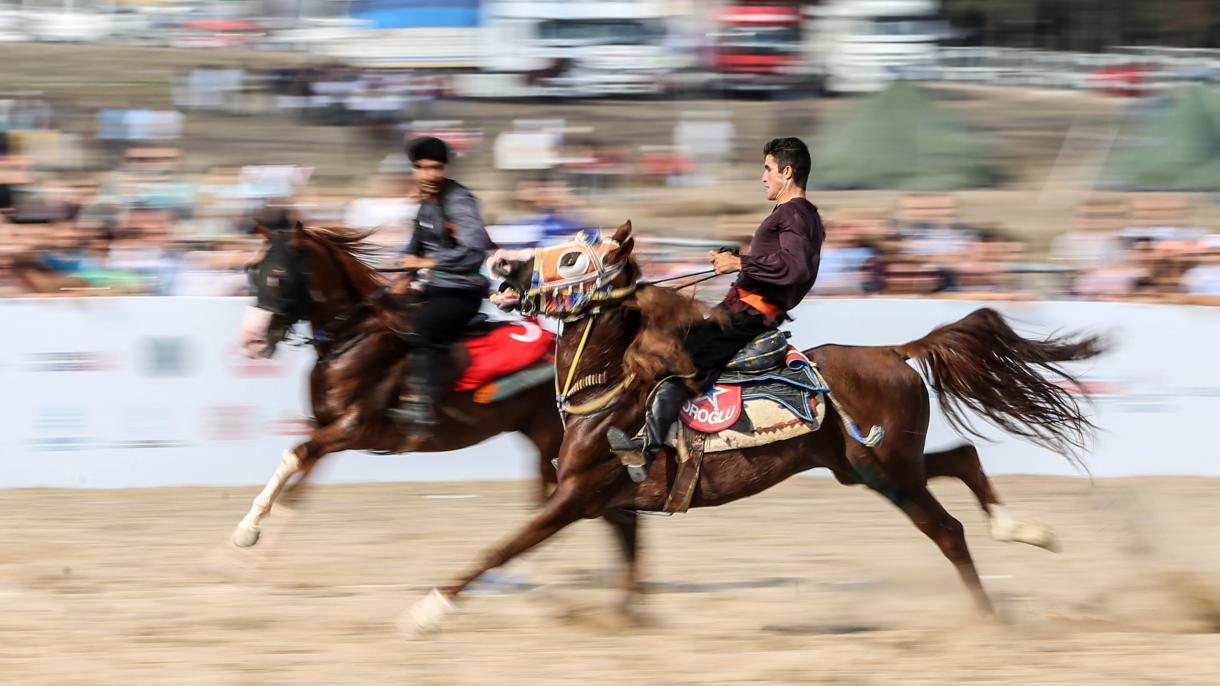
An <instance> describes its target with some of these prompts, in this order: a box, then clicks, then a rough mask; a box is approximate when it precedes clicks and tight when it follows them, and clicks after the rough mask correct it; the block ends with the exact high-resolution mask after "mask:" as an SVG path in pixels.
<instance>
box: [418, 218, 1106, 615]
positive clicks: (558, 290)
mask: <svg viewBox="0 0 1220 686" xmlns="http://www.w3.org/2000/svg"><path fill="white" fill-rule="evenodd" d="M633 243H634V241H633V238H632V236H631V224H630V222H628V223H626V224H624V225H623V226H621V227H619V229H618V231H617V232H616V233H615V234H614V235H613V238H612V239H611V240H609V241H606V240H603V239H601V238H600V237H599V236H589V235H584V236H581V235H578V238H577V240H574V241H571V242H569V243H566V244H562V245H557V246H553V247H549V248H540V249H538V250H536V251H535V254H534V255H533V256H531V257H530V258H529V259H510V256H508V255H507V254H498V255H497V256H496V257H495V258H493V263H492V264H493V267H492V268H493V271H494V272H495V273H496V274H497V276H502V277H504V278H505V281H506V283H508V284H509V285H511V286H512V288H513V289H514V290H515V291H516V293H517V295H518V296H519V300H518V306H519V307H521V308H522V309H523V310H524V311H534V312H541V313H543V314H547V315H550V316H555V317H559V318H562V319H563V320H564V321H566V322H568V324H567V325H566V326H565V328H564V330H563V333H562V335H561V338H560V343H559V353H558V355H557V357H556V361H555V365H556V371H557V373H558V378H560V379H572V378H577V379H587V378H589V379H595V380H596V383H595V384H593V385H586V386H584V387H583V388H582V390H581V391H580V392H579V393H574V394H572V396H571V397H566V398H565V397H563V396H561V401H562V403H563V408H564V409H565V410H566V411H567V413H568V418H567V430H566V433H565V435H564V440H563V447H562V448H561V450H560V456H559V485H558V487H557V488H556V490H555V491H554V492H553V493H552V494H551V496H550V498H549V499H548V500H547V502H546V504H545V505H544V506H543V508H542V509H541V510H540V511H539V512H538V513H537V514H536V515H535V516H534V517H533V519H532V520H531V521H530V522H529V523H528V524H526V525H525V526H524V528H522V529H520V530H519V531H518V532H517V533H516V534H515V535H514V536H512V537H511V538H509V539H508V540H507V541H506V542H504V543H503V545H501V546H500V547H498V548H496V549H494V550H492V551H491V552H490V553H489V554H487V555H486V558H485V559H484V560H483V561H482V563H481V564H479V565H476V566H475V567H474V569H472V570H471V571H470V572H469V573H468V574H466V575H465V576H463V577H461V578H460V579H459V580H458V581H457V582H456V583H454V584H453V585H451V586H449V587H447V588H444V589H434V590H433V591H432V592H431V593H430V594H429V595H428V596H427V597H426V598H423V599H422V600H420V601H419V602H418V603H416V604H415V605H414V606H413V607H412V608H410V610H408V612H407V613H405V614H404V617H403V618H402V621H403V624H404V625H405V626H404V628H406V629H408V630H410V631H426V630H434V629H438V628H439V626H440V621H441V619H442V618H443V617H444V615H445V614H446V613H448V612H449V611H450V610H451V608H452V601H453V600H454V599H455V598H457V596H458V595H459V594H460V593H461V592H462V591H463V589H465V588H466V586H467V585H468V584H469V583H470V582H471V581H472V580H473V579H475V578H477V577H478V576H479V575H480V574H482V573H483V571H485V570H487V569H491V568H494V567H497V566H499V565H501V564H504V563H505V562H507V561H508V560H511V559H512V558H513V557H514V556H517V555H520V554H521V553H523V552H525V551H526V550H529V549H530V548H532V547H533V546H535V545H538V544H539V543H542V542H543V541H545V540H547V539H548V538H550V537H551V536H553V535H555V533H557V532H558V531H560V530H561V529H563V528H564V527H566V526H568V525H569V524H571V523H572V522H574V521H576V520H578V519H580V518H583V517H595V516H601V515H605V514H606V513H607V512H613V511H616V510H619V511H622V510H631V511H657V510H661V509H662V508H663V506H664V505H665V503H666V501H667V492H668V491H669V490H670V487H671V485H672V484H674V483H675V481H676V479H677V473H678V472H679V469H680V468H679V467H678V466H677V462H676V460H675V459H673V458H666V457H664V456H662V457H658V459H656V460H655V461H654V462H653V463H652V465H651V468H650V470H649V472H648V473H647V476H646V479H645V480H644V481H643V482H642V483H638V484H637V483H634V482H633V481H632V480H631V479H630V478H628V473H627V472H626V471H625V470H624V469H623V467H622V465H620V461H619V459H618V458H617V457H616V456H615V455H614V454H613V453H612V452H611V450H610V446H609V444H608V442H607V439H606V430H607V429H609V428H610V427H620V428H624V429H627V430H628V431H634V430H636V429H639V428H640V427H641V426H642V425H643V420H644V410H643V407H644V400H645V398H646V396H647V394H648V392H649V391H650V389H652V388H653V386H654V385H655V384H656V383H657V382H658V381H660V379H661V378H662V377H663V376H664V375H667V374H672V373H683V372H688V373H689V372H691V371H693V369H692V368H691V367H690V362H689V359H688V358H686V357H685V353H684V352H683V351H682V349H681V343H680V342H681V336H682V333H683V331H684V330H685V329H686V328H687V327H689V325H690V324H691V323H692V322H693V321H696V320H697V319H699V318H701V317H703V316H705V311H704V308H702V307H700V306H699V305H697V304H695V303H694V302H693V301H692V300H691V299H689V298H687V297H684V296H682V295H680V294H679V293H678V292H676V291H674V290H671V289H667V288H660V287H656V286H649V285H645V284H638V285H637V282H636V281H637V278H638V276H639V274H640V270H639V267H638V266H637V265H636V263H635V261H634V259H633V258H632V257H631V250H632V247H633ZM1102 348H1103V346H1102V344H1101V342H1100V341H1099V339H1098V338H1096V337H1091V336H1090V337H1083V338H1068V337H1064V338H1048V339H1044V340H1031V339H1027V338H1023V337H1021V336H1020V335H1018V334H1017V333H1015V332H1014V331H1013V330H1012V329H1011V328H1010V327H1009V326H1008V324H1007V323H1005V321H1004V319H1003V318H1002V317H1001V316H1000V315H999V314H998V313H996V312H995V311H994V310H990V309H980V310H976V311H975V312H973V313H972V314H970V315H969V316H967V317H965V318H963V319H961V320H960V321H957V322H954V323H952V324H948V325H946V326H942V327H940V328H938V329H936V330H934V331H932V332H931V333H930V334H928V335H927V336H924V337H923V338H920V339H919V340H916V341H912V342H910V343H906V344H904V345H898V346H884V347H858V346H842V345H824V346H820V347H817V348H814V349H812V350H808V351H805V353H804V354H805V355H806V356H807V358H808V359H809V360H811V361H812V362H813V363H814V364H815V365H816V368H817V369H818V370H820V372H821V374H822V376H823V377H824V379H825V381H826V387H827V388H828V389H829V391H830V395H831V400H832V401H831V402H830V403H829V404H828V406H826V407H825V417H824V421H823V422H822V425H821V428H819V429H818V430H816V431H812V432H807V433H803V434H802V435H799V436H796V437H794V438H788V439H786V440H781V441H778V442H773V443H770V444H768V445H761V446H757V447H743V448H742V449H738V450H733V449H730V450H727V451H723V452H717V453H715V454H713V455H707V456H705V459H704V460H703V462H702V471H701V472H700V473H699V476H698V477H697V481H696V482H695V483H694V486H693V494H692V495H691V497H690V501H689V506H690V507H713V506H716V505H723V504H725V503H728V502H731V501H733V500H737V499H738V498H744V497H746V496H750V495H754V494H755V493H758V492H760V491H763V490H765V489H767V488H770V487H771V486H774V485H775V484H777V483H779V482H781V481H783V480H784V479H786V478H788V477H790V476H792V475H793V474H797V473H799V472H803V471H806V470H808V469H811V468H814V467H825V468H827V469H829V470H830V471H831V472H832V473H833V474H834V476H835V477H836V479H838V481H839V482H841V483H843V484H864V485H866V486H868V487H869V488H871V489H873V490H874V491H877V492H878V493H880V494H881V495H883V496H884V497H885V498H886V499H888V500H889V501H890V502H891V503H893V504H894V505H895V506H896V507H898V508H899V509H900V510H902V512H904V513H906V515H907V516H908V517H910V519H911V521H912V522H913V523H914V524H915V526H916V527H918V528H919V530H920V531H922V532H923V533H924V534H925V535H926V536H928V538H930V539H932V541H933V542H934V543H935V544H936V545H937V546H938V547H939V548H940V550H941V552H942V553H943V554H944V555H945V557H947V558H948V559H949V561H950V562H952V563H953V565H954V566H955V567H956V568H957V571H958V573H959V575H960V576H961V578H962V580H963V582H964V583H965V585H966V587H967V589H968V590H969V592H970V593H971V594H972V596H973V599H974V600H975V602H976V604H977V605H978V607H979V609H980V610H982V611H983V612H984V613H986V614H989V615H990V614H991V613H992V606H991V602H990V600H989V599H988V597H987V594H986V593H985V591H984V590H983V586H982V584H981V582H980V581H979V576H978V572H977V571H976V570H975V567H974V562H973V560H972V559H971V557H970V552H969V550H968V549H967V547H966V539H965V536H964V534H963V529H962V525H961V523H960V522H958V521H957V520H956V519H954V518H953V517H952V516H951V515H950V514H949V513H948V512H946V511H945V509H944V508H943V507H942V506H941V504H940V503H939V502H938V501H937V500H936V498H935V497H933V495H932V493H931V492H929V490H928V488H927V482H928V480H929V479H931V478H934V477H945V476H947V477H954V478H957V479H960V480H961V481H962V482H963V483H965V485H966V486H967V487H968V488H969V489H970V490H971V491H972V492H973V493H974V495H975V496H976V497H977V499H978V501H979V503H980V505H981V506H982V508H983V510H984V512H986V513H987V515H988V516H989V517H990V518H991V522H992V534H993V536H994V537H996V538H998V539H1000V540H1009V541H1020V542H1024V543H1029V544H1032V545H1036V546H1040V547H1044V548H1048V549H1053V548H1054V546H1055V539H1054V534H1053V533H1052V532H1051V531H1050V530H1049V529H1047V528H1045V527H1042V526H1039V525H1035V524H1031V523H1026V522H1021V521H1019V520H1016V519H1014V518H1013V517H1012V516H1011V515H1009V514H1008V513H1007V512H1006V511H1005V509H1004V507H1003V506H1002V505H1001V503H1000V499H999V497H998V496H997V495H996V492H995V489H994V488H993V487H992V485H991V482H990V481H989V480H988V478H987V475H986V474H984V473H983V469H982V466H981V465H980V463H979V457H978V452H977V451H976V450H975V448H974V447H973V446H972V445H969V444H965V445H962V446H960V447H957V448H954V449H952V450H947V451H943V452H935V453H927V454H925V453H924V440H925V437H926V435H927V431H928V418H929V413H930V409H929V408H930V405H929V397H928V392H927V389H926V387H925V384H924V381H923V379H922V378H921V377H920V374H919V373H917V372H916V371H915V370H914V369H912V368H911V367H910V366H908V365H907V361H908V360H915V361H916V362H918V363H919V364H920V365H921V366H922V368H923V371H924V372H925V375H926V376H927V378H928V382H929V384H930V385H931V387H932V388H933V390H935V391H936V392H937V394H938V395H939V397H940V399H941V402H942V403H943V405H944V409H945V412H946V415H947V417H948V419H949V420H950V421H951V422H952V423H953V424H954V425H955V426H957V427H958V428H962V429H965V430H967V431H969V432H971V433H976V432H975V430H974V429H973V428H972V426H971V425H970V424H969V422H968V421H967V420H966V419H965V417H964V416H963V415H962V411H963V410H966V409H970V410H974V411H977V412H979V413H981V414H982V415H983V416H984V417H985V418H987V419H988V420H990V421H992V422H994V423H995V424H997V425H998V426H1000V427H1001V428H1003V429H1005V430H1006V431H1008V432H1010V433H1013V434H1015V435H1018V436H1021V437H1023V438H1026V439H1029V440H1032V441H1033V442H1035V443H1038V444H1041V445H1045V446H1049V447H1051V448H1053V449H1055V450H1057V451H1059V452H1060V453H1062V454H1064V455H1065V456H1068V457H1069V459H1076V458H1075V455H1076V452H1077V451H1078V450H1080V449H1081V448H1083V447H1084V445H1085V441H1086V439H1087V438H1088V434H1089V433H1090V431H1091V430H1092V429H1093V426H1092V424H1091V423H1090V422H1089V420H1088V419H1087V418H1086V417H1085V416H1084V415H1083V414H1082V412H1081V410H1080V408H1079V406H1078V405H1077V403H1076V401H1075V400H1074V399H1073V397H1072V395H1071V394H1070V393H1069V392H1068V391H1067V390H1065V389H1064V388H1062V387H1061V386H1059V385H1057V384H1056V383H1053V382H1051V381H1048V380H1047V379H1046V378H1044V377H1043V373H1046V374H1049V375H1051V376H1054V377H1059V380H1060V381H1061V382H1067V383H1069V384H1070V383H1074V378H1073V377H1072V376H1071V375H1070V374H1069V373H1068V372H1066V371H1064V370H1063V369H1061V368H1060V367H1059V363H1062V362H1069V361H1074V360H1083V359H1087V358H1090V357H1092V356H1094V355H1097V354H1099V353H1100V352H1101V351H1102ZM852 418H854V419H856V420H863V423H862V424H861V425H872V427H873V430H872V431H870V432H868V435H867V436H864V435H863V432H861V431H859V430H858V429H857V428H856V424H855V423H854V422H853V421H852ZM634 559H635V558H634V555H632V554H628V556H627V563H628V564H629V565H631V564H632V563H633V561H634ZM633 576H634V575H633V574H629V575H628V578H633ZM632 590H633V589H632V588H631V587H628V589H627V592H628V597H630V593H631V591H632Z"/></svg>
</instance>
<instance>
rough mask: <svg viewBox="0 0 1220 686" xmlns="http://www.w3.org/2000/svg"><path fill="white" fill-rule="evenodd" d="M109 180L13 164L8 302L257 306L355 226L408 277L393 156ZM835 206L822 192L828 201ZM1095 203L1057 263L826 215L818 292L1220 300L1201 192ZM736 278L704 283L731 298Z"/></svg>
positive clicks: (949, 216)
mask: <svg viewBox="0 0 1220 686" xmlns="http://www.w3.org/2000/svg"><path fill="white" fill-rule="evenodd" d="M119 154H120V159H119V162H118V164H116V166H115V169H114V170H113V171H111V172H107V173H105V174H100V175H98V174H92V175H83V176H82V175H79V174H75V175H74V174H71V173H64V174H54V173H47V172H45V171H40V170H36V169H33V168H32V167H31V165H30V163H29V160H28V158H26V157H24V156H21V155H15V154H7V151H6V154H4V155H0V296H4V297H12V296H56V295H71V296H80V295H179V296H237V295H244V294H247V288H248V286H247V280H246V276H245V273H244V266H245V265H246V264H247V263H248V262H249V261H250V260H251V258H252V257H253V256H254V255H255V254H256V253H257V251H258V250H259V248H260V245H261V241H260V240H259V239H257V238H256V237H255V236H253V235H252V234H251V233H250V229H251V227H252V222H253V221H254V220H255V219H256V218H257V219H259V220H261V221H263V222H264V223H267V224H269V225H272V226H273V227H287V226H291V225H292V224H293V223H294V222H295V221H297V220H298V219H299V220H301V221H305V222H307V223H318V224H343V225H347V226H353V227H358V228H362V229H366V230H369V231H372V232H373V233H372V237H371V240H372V241H373V242H374V243H376V244H378V245H379V246H381V252H380V254H379V256H378V257H377V258H376V259H378V260H380V261H381V262H382V264H383V265H385V266H390V265H391V264H392V263H393V262H394V260H395V256H396V254H397V253H398V252H399V251H400V250H401V249H402V247H403V246H405V245H406V243H407V241H408V239H409V236H410V231H411V227H412V223H413V220H414V217H415V213H416V210H417V207H418V205H417V201H416V199H415V191H414V186H413V183H412V181H411V176H410V169H409V167H408V166H407V165H406V164H405V162H404V161H403V160H402V159H401V158H398V157H397V156H395V155H390V156H389V157H387V158H386V160H385V162H383V164H382V166H381V168H380V169H378V170H374V172H373V173H371V174H370V178H369V180H368V183H367V187H366V188H365V189H364V190H363V192H362V193H359V194H352V193H346V194H345V193H338V192H334V191H327V190H324V189H320V188H318V187H317V186H316V185H315V184H314V183H313V182H312V179H311V170H309V169H307V168H301V167H296V166H272V165H262V166H257V165H256V166H247V167H237V168H213V169H210V170H208V171H207V172H206V173H203V174H196V175H188V174H183V173H181V172H180V171H179V169H178V167H179V154H180V153H179V150H178V149H177V148H175V147H173V146H172V145H165V146H154V145H150V144H147V143H145V144H141V145H131V146H129V147H126V148H124V149H122V151H121V152H120V153H119ZM811 197H812V198H813V200H814V202H815V203H816V202H817V200H818V199H817V192H816V191H813V192H812V194H811ZM1126 197H1127V198H1128V199H1127V200H1126V201H1122V202H1107V203H1092V204H1086V205H1082V206H1081V207H1079V208H1078V209H1077V211H1076V216H1075V217H1074V219H1073V220H1072V222H1071V223H1070V224H1069V225H1067V226H1065V227H1064V229H1065V230H1064V231H1063V232H1062V233H1061V234H1060V235H1059V236H1058V237H1057V238H1056V239H1055V240H1054V242H1053V243H1052V245H1051V246H1050V250H1049V254H1046V255H1040V256H1039V259H1032V258H1030V257H1029V255H1028V253H1029V250H1030V248H1029V246H1027V245H1026V244H1024V243H1022V242H1020V241H1017V240H1014V239H1012V238H1011V237H1008V236H1006V235H1005V234H1004V233H1003V231H1002V230H1000V229H999V228H994V227H979V226H971V225H969V224H966V223H963V222H962V221H961V220H960V218H959V211H958V201H957V197H956V196H955V195H953V194H911V195H907V196H905V197H903V198H901V199H900V200H899V202H898V203H897V204H896V205H895V206H893V207H886V208H867V207H833V206H823V207H822V212H823V216H824V219H825V222H826V226H827V239H826V245H825V247H824V250H823V256H822V264H821V272H820V276H819V279H818V283H817V286H816V287H815V290H814V295H815V296H816V297H829V296H862V295H887V296H923V297H928V296H936V297H963V298H967V297H968V298H1011V299H1022V298H1034V297H1040V298H1081V299H1122V300H1141V301H1161V302H1212V301H1213V299H1215V300H1216V301H1217V302H1220V235H1217V234H1209V233H1207V232H1206V231H1205V230H1204V229H1201V228H1199V227H1196V226H1192V225H1191V223H1190V222H1189V221H1188V217H1189V210H1190V201H1189V200H1188V199H1187V198H1188V197H1189V196H1185V195H1169V194H1129V195H1128V196H1126ZM586 202H588V201H587V200H586V199H585V197H584V196H583V195H582V194H581V193H580V188H579V187H574V186H573V184H571V183H570V182H568V181H567V180H529V181H521V182H520V183H518V184H517V186H516V188H515V192H514V194H513V198H512V204H511V207H509V208H508V210H507V211H501V212H498V213H496V214H495V216H488V217H487V220H488V223H489V224H490V226H489V231H490V232H491V234H492V237H493V240H495V241H496V242H497V243H499V244H500V245H504V246H511V247H523V246H530V245H536V244H539V243H544V242H547V241H553V240H556V239H563V238H566V237H567V236H569V235H571V233H572V232H573V231H574V230H575V229H576V228H578V227H580V226H583V225H584V224H585V220H584V210H585V203H586ZM763 212H764V209H762V208H760V209H759V211H758V212H757V213H756V214H745V215H726V216H723V217H721V219H720V221H719V222H718V223H717V225H716V226H714V227H713V230H712V232H711V235H709V236H708V237H707V238H706V239H705V240H701V239H667V238H666V237H664V236H655V235H654V236H649V237H648V239H647V240H644V241H642V246H641V250H640V251H639V252H640V255H641V257H642V259H643V261H644V262H645V269H646V274H647V275H648V276H649V277H652V278H661V277H666V276H676V275H680V274H684V273H689V272H694V271H698V270H700V269H703V268H705V267H706V257H705V256H706V252H707V250H709V249H715V248H717V247H719V246H720V245H723V244H726V243H730V242H733V241H737V242H743V241H745V240H747V237H748V236H749V234H750V233H751V232H752V230H753V228H754V226H756V225H757V222H758V221H760V220H761V219H762V216H763ZM723 281H724V279H720V280H717V281H713V282H709V283H706V284H702V285H700V287H699V292H700V294H702V295H706V296H707V297H716V296H718V295H719V291H720V290H721V289H722V286H723V283H722V282H723Z"/></svg>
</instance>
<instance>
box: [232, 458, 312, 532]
mask: <svg viewBox="0 0 1220 686" xmlns="http://www.w3.org/2000/svg"><path fill="white" fill-rule="evenodd" d="M299 471H301V458H299V457H297V454H296V451H294V450H291V449H289V450H285V451H284V455H283V457H282V458H280V466H279V467H276V468H275V473H274V474H272V475H271V480H270V481H268V482H267V485H266V486H264V487H263V490H262V492H261V493H259V494H258V496H256V497H255V498H254V504H253V505H251V506H250V511H249V512H247V513H246V516H245V517H243V518H242V520H241V523H240V524H238V525H237V530H236V531H234V532H233V543H234V544H236V545H238V546H240V547H242V548H247V547H249V546H252V545H254V544H255V543H258V536H259V528H258V524H259V522H260V521H262V519H263V517H266V516H267V513H268V512H270V511H271V504H272V503H274V502H275V499H276V497H278V496H279V494H280V491H282V490H283V489H284V485H285V484H287V483H288V479H290V478H291V477H292V475H293V474H296V473H297V472H299Z"/></svg>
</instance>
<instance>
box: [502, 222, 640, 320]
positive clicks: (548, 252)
mask: <svg viewBox="0 0 1220 686" xmlns="http://www.w3.org/2000/svg"><path fill="white" fill-rule="evenodd" d="M618 249H619V244H618V243H617V242H616V241H613V240H608V239H603V238H602V236H601V232H599V231H598V230H597V229H581V230H580V231H578V232H576V236H575V237H574V238H573V239H572V240H571V241H568V242H567V243H560V244H558V245H552V246H549V247H545V248H535V249H534V270H533V274H532V275H531V277H530V287H529V289H528V290H527V291H526V292H525V293H524V295H523V297H522V298H521V305H520V306H519V307H520V308H521V311H522V313H524V314H540V315H543V316H547V317H556V318H558V319H563V320H564V321H574V320H576V319H579V318H581V317H583V316H584V315H585V314H587V313H588V312H589V311H590V310H591V309H595V308H596V307H597V306H598V305H600V304H601V303H605V302H610V301H614V300H621V299H623V298H625V297H627V296H628V295H631V294H632V293H634V292H635V284H634V283H632V284H629V285H626V286H619V287H617V288H615V287H614V286H613V285H612V282H613V281H614V278H615V277H616V276H618V275H619V274H620V273H621V272H622V271H623V269H624V268H625V267H626V261H620V262H615V263H613V264H606V260H607V259H609V257H610V256H611V255H613V254H614V253H615V252H616V251H617V250H618Z"/></svg>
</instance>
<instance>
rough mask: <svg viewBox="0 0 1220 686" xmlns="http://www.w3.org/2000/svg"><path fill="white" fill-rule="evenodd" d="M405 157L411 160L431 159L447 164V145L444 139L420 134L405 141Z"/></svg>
mask: <svg viewBox="0 0 1220 686" xmlns="http://www.w3.org/2000/svg"><path fill="white" fill-rule="evenodd" d="M407 157H409V158H411V161H412V162H418V161H419V160H432V161H434V162H440V163H441V164H449V146H448V145H445V141H443V140H441V139H439V138H435V137H433V136H420V137H419V138H413V139H411V142H410V143H407Z"/></svg>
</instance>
